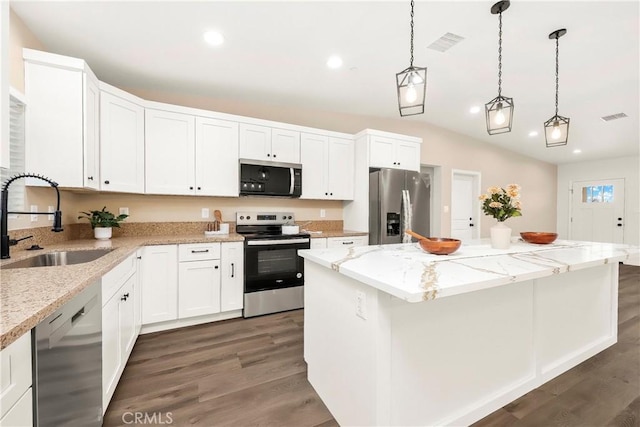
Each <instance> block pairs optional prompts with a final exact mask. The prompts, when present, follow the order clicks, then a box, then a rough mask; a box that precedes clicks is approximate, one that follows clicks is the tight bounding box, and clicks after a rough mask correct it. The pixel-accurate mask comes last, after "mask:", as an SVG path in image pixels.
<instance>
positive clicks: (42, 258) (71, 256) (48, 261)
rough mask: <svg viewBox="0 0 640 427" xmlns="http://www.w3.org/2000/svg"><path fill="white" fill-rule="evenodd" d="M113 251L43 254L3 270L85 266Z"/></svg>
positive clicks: (94, 250)
mask: <svg viewBox="0 0 640 427" xmlns="http://www.w3.org/2000/svg"><path fill="white" fill-rule="evenodd" d="M112 250H113V249H92V250H88V251H63V252H50V253H48V254H41V255H37V256H34V257H31V258H25V259H23V260H20V261H16V262H12V263H10V264H7V265H3V266H2V269H3V270H4V269H8V268H30V267H50V266H54V265H73V264H83V263H85V262H90V261H94V260H96V259H98V258H100V257H101V256H104V255H106V254H108V253H109V252H111V251H112Z"/></svg>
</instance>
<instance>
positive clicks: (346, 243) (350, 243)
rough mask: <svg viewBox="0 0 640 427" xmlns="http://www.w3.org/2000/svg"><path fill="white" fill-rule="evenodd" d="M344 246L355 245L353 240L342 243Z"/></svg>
mask: <svg viewBox="0 0 640 427" xmlns="http://www.w3.org/2000/svg"><path fill="white" fill-rule="evenodd" d="M342 244H343V245H353V240H352V241H350V242H342Z"/></svg>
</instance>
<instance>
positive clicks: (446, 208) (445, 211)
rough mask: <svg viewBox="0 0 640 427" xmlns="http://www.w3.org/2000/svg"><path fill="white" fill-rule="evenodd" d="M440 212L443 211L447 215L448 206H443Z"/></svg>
mask: <svg viewBox="0 0 640 427" xmlns="http://www.w3.org/2000/svg"><path fill="white" fill-rule="evenodd" d="M442 210H443V211H444V213H449V206H448V205H444V206H443V207H442Z"/></svg>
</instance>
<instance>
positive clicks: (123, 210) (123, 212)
mask: <svg viewBox="0 0 640 427" xmlns="http://www.w3.org/2000/svg"><path fill="white" fill-rule="evenodd" d="M118 212H119V215H129V208H120V209H119V210H118Z"/></svg>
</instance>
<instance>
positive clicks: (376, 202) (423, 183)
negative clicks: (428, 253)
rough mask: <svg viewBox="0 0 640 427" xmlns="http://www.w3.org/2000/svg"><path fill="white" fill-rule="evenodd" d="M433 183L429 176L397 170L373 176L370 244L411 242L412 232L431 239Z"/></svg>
mask: <svg viewBox="0 0 640 427" xmlns="http://www.w3.org/2000/svg"><path fill="white" fill-rule="evenodd" d="M430 198H431V182H430V177H429V175H428V174H421V173H418V172H410V171H402V170H396V169H380V170H372V171H371V172H370V173H369V244H370V245H383V244H388V243H402V242H410V241H411V237H410V236H408V235H406V234H405V233H404V231H405V230H406V229H411V230H413V231H415V232H416V233H419V234H422V235H423V236H426V237H429V235H430V230H429V222H430Z"/></svg>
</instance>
